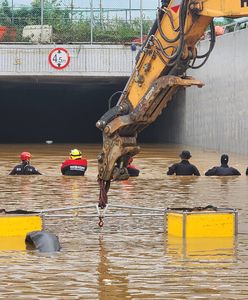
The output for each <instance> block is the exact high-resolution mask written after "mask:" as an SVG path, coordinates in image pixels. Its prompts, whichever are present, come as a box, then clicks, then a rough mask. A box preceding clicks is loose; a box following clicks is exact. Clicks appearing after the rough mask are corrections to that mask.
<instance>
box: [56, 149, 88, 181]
mask: <svg viewBox="0 0 248 300" xmlns="http://www.w3.org/2000/svg"><path fill="white" fill-rule="evenodd" d="M87 165H88V162H87V159H85V158H82V152H81V151H80V150H78V149H73V150H71V152H70V158H69V159H66V160H65V161H64V162H63V163H62V165H61V173H62V174H63V175H66V176H84V173H85V172H86V170H87Z"/></svg>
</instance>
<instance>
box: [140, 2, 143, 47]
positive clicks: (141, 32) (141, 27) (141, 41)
mask: <svg viewBox="0 0 248 300" xmlns="http://www.w3.org/2000/svg"><path fill="white" fill-rule="evenodd" d="M140 43H141V44H143V0H140Z"/></svg>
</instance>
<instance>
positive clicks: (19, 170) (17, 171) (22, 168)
mask: <svg viewBox="0 0 248 300" xmlns="http://www.w3.org/2000/svg"><path fill="white" fill-rule="evenodd" d="M20 159H21V161H22V162H21V164H19V165H17V166H15V167H14V169H13V170H12V171H11V172H10V173H9V175H41V173H40V172H39V171H38V170H36V169H35V168H34V167H33V166H31V165H30V159H31V154H30V153H29V152H22V153H21V154H20Z"/></svg>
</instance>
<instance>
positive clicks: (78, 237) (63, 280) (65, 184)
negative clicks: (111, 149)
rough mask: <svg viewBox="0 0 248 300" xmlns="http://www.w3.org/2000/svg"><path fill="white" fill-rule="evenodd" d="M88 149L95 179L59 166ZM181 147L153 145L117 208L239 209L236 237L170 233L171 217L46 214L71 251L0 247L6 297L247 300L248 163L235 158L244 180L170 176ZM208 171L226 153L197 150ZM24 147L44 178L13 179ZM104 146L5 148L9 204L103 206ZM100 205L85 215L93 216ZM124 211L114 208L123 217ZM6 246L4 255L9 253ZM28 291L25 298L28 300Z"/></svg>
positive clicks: (115, 195) (2, 171) (5, 204)
mask: <svg viewBox="0 0 248 300" xmlns="http://www.w3.org/2000/svg"><path fill="white" fill-rule="evenodd" d="M72 148H79V149H81V150H82V151H83V154H84V155H85V156H86V157H87V158H88V160H89V166H88V170H87V172H86V176H85V177H82V178H78V177H63V176H61V174H60V164H61V162H62V161H63V160H64V159H65V157H66V156H67V154H68V153H69V150H70V149H72ZM181 150H182V147H176V146H163V145H156V146H154V145H146V146H144V147H143V148H142V152H141V153H140V154H139V155H138V156H137V158H135V159H134V164H135V165H137V167H138V168H139V169H140V170H141V173H140V176H139V177H138V178H131V179H129V180H127V181H123V182H114V183H113V184H112V186H111V189H110V192H109V201H110V206H111V204H123V205H136V206H145V207H151V208H166V207H194V206H207V205H209V204H210V205H213V206H217V207H230V208H236V209H238V214H239V235H238V237H237V241H235V240H232V239H231V240H227V239H224V240H218V241H213V240H208V241H206V240H204V241H202V240H201V241H199V240H191V241H188V242H187V243H186V244H185V243H183V242H182V241H181V240H180V241H175V240H171V239H169V238H168V237H167V236H166V234H165V233H164V218H163V216H161V217H160V216H156V217H154V216H153V217H148V216H147V217H145V216H143V217H134V216H129V217H121V216H119V217H109V218H106V220H105V225H104V227H103V228H102V229H99V228H98V225H97V224H98V220H97V218H92V217H87V216H85V217H78V216H77V215H76V214H74V213H71V217H63V218H62V217H57V218H46V219H45V224H46V225H45V226H46V229H47V230H49V231H51V232H53V233H55V234H57V235H58V236H59V239H60V242H61V245H62V251H61V252H60V253H58V254H56V255H41V254H39V253H37V252H32V251H25V249H23V250H22V251H7V250H2V251H0V263H1V269H0V275H1V279H2V284H1V285H0V293H1V297H2V298H4V299H16V298H20V299H28V298H30V299H31V298H32V299H45V298H47V299H48V298H50V299H101V300H105V299H199V298H201V299H219V298H223V299H248V287H247V277H248V263H247V261H248V259H247V256H248V255H247V253H248V251H247V250H248V201H247V200H248V177H247V176H245V175H244V173H245V169H246V167H247V165H248V160H247V157H242V156H237V155H232V154H230V153H229V155H230V165H232V166H234V167H235V168H237V169H239V170H240V171H241V173H242V176H239V177H228V178H217V177H212V178H211V177H205V176H201V177H174V176H172V177H169V176H166V175H165V174H166V171H167V168H168V166H169V165H171V164H172V163H174V162H176V161H178V159H179V157H178V154H179V153H180V152H181ZM189 150H190V151H191V153H192V158H191V161H192V163H193V164H195V165H196V166H197V167H198V169H199V170H200V172H201V174H204V172H205V171H206V170H207V169H209V168H210V167H212V166H214V165H218V164H219V157H220V153H215V152H212V151H202V150H199V149H194V148H190V149H189ZM22 151H30V152H31V153H32V154H33V160H32V164H33V165H34V166H36V167H37V168H38V169H39V170H40V171H41V172H42V173H43V174H44V175H43V176H27V177H22V176H20V177H17V176H7V174H8V173H9V172H10V170H11V169H12V168H13V166H14V165H16V164H17V163H18V160H19V159H18V155H19V153H20V152H22ZM99 151H100V145H56V144H53V145H45V144H44V145H1V147H0V152H1V159H2V164H1V166H0V190H1V193H0V202H1V206H0V207H2V208H5V209H6V210H14V209H29V210H32V209H46V208H54V207H55V208H57V207H65V206H76V205H84V204H85V205H88V204H95V203H97V199H98V192H99V190H98V186H97V182H96V176H97V165H96V156H97V153H98V152H99ZM94 212H95V209H92V210H85V211H84V212H83V214H84V215H87V214H90V213H94ZM123 212H124V211H123V210H122V209H113V213H117V214H121V213H123ZM0 243H1V245H2V246H1V249H6V248H5V247H4V246H3V242H2V241H0ZM20 295H21V296H20Z"/></svg>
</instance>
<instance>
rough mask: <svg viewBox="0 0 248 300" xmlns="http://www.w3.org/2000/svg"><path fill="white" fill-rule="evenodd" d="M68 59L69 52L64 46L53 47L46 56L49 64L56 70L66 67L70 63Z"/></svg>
mask: <svg viewBox="0 0 248 300" xmlns="http://www.w3.org/2000/svg"><path fill="white" fill-rule="evenodd" d="M70 60H71V58H70V54H69V52H68V51H67V50H66V49H64V48H55V49H53V50H52V51H51V52H50V53H49V56H48V61H49V64H50V65H51V66H52V67H53V68H55V69H57V70H62V69H64V68H66V67H67V66H68V65H69V63H70Z"/></svg>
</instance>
